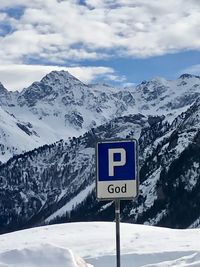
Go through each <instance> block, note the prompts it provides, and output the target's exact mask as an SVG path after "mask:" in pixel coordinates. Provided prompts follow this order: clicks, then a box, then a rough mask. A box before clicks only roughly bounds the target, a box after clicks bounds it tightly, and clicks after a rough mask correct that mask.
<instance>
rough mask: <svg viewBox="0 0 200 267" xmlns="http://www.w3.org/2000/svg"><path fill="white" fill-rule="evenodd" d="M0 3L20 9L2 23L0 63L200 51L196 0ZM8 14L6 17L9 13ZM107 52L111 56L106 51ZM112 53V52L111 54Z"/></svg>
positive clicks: (199, 15)
mask: <svg viewBox="0 0 200 267" xmlns="http://www.w3.org/2000/svg"><path fill="white" fill-rule="evenodd" d="M78 3H79V1H78V0H63V1H57V0H45V1H43V0H31V1H27V0H15V2H14V4H13V0H1V2H0V9H2V10H3V12H5V11H6V9H5V8H11V7H12V9H13V8H14V7H16V6H22V7H23V14H22V16H20V17H19V18H17V19H16V18H13V17H12V18H11V17H10V18H9V20H8V19H7V21H8V23H9V25H10V26H11V27H12V31H11V32H9V34H7V35H6V36H2V37H0V62H1V63H2V64H3V63H17V64H22V63H24V62H25V61H26V62H27V61H28V62H31V60H37V61H41V60H42V61H43V62H45V63H46V62H49V63H51V64H58V63H64V62H67V60H72V61H75V60H85V59H93V60H94V59H99V58H101V59H102V58H106V57H108V56H110V55H111V53H112V55H113V56H124V55H128V56H131V57H149V56H155V55H162V54H165V53H170V52H176V51H181V50H189V49H196V50H200V38H199V35H200V28H199V25H200V5H199V1H197V0H190V1H184V0H176V1H174V0H168V1H158V0H151V1H149V0H85V5H80V4H78ZM10 16H11V15H10ZM111 51H112V52H111ZM113 51H114V52H113Z"/></svg>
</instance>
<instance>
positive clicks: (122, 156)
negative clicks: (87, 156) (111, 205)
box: [96, 140, 138, 199]
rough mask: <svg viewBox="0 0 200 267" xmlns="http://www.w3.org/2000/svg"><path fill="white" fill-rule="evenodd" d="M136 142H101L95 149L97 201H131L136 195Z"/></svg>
mask: <svg viewBox="0 0 200 267" xmlns="http://www.w3.org/2000/svg"><path fill="white" fill-rule="evenodd" d="M137 150H138V149H137V141H136V140H121V141H102V142H99V143H97V147H96V167H97V168H96V175H97V180H96V189H97V198H98V199H131V198H134V197H136V196H137V194H138V160H137V158H138V156H137Z"/></svg>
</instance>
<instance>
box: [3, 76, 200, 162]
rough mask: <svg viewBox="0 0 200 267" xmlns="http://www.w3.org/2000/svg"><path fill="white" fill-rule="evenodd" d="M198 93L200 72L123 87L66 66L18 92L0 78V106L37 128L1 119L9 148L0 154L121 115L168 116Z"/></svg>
mask: <svg viewBox="0 0 200 267" xmlns="http://www.w3.org/2000/svg"><path fill="white" fill-rule="evenodd" d="M199 95H200V78H199V77H198V76H193V75H189V74H184V75H182V76H180V77H179V78H178V79H177V80H174V81H167V80H165V79H163V78H156V79H153V80H151V81H143V82H142V83H141V84H139V85H137V86H135V87H132V88H121V89H119V88H113V87H110V86H107V85H86V84H84V83H82V82H81V81H79V80H78V79H76V78H75V77H73V76H72V75H71V74H69V73H68V72H65V71H60V72H58V71H53V72H51V73H49V74H48V75H46V76H45V77H44V78H43V79H42V80H41V81H40V82H34V83H33V84H32V85H31V86H29V87H28V88H25V89H24V90H23V91H22V92H20V93H18V92H8V91H7V90H6V89H5V88H4V87H3V85H2V84H0V106H1V108H2V109H3V111H5V112H8V113H9V114H11V115H12V116H14V117H15V118H16V120H17V121H20V122H21V123H22V124H23V125H25V126H27V125H30V126H31V132H32V133H33V132H34V133H35V134H30V133H28V132H26V131H25V132H24V129H23V128H21V129H19V127H18V125H17V124H16V123H13V125H12V128H9V130H7V131H5V130H4V129H3V126H2V123H1V124H0V129H2V131H4V134H5V135H4V139H0V144H1V145H2V146H6V144H7V143H8V149H4V150H3V153H4V156H1V155H0V161H2V162H5V161H6V160H7V159H8V158H9V157H10V156H11V155H13V154H20V153H22V152H23V151H24V150H26V151H28V150H31V149H33V147H34V148H35V147H39V146H41V145H45V144H50V143H53V142H56V141H58V140H60V139H67V138H68V137H72V136H76V137H77V136H79V135H81V134H83V133H85V132H86V131H88V130H89V129H91V128H93V127H96V126H99V125H101V124H103V123H106V122H108V121H109V120H111V119H113V118H116V117H119V116H125V115H129V114H138V113H141V114H143V115H165V116H166V120H168V121H170V122H171V121H172V120H173V119H174V118H175V117H176V116H178V115H180V114H181V112H184V111H185V110H186V109H187V108H188V107H189V106H190V105H191V104H192V103H193V102H194V100H195V99H196V98H197V97H198V96H199ZM5 124H6V123H5ZM29 130H30V129H29ZM20 131H21V132H20ZM16 132H18V133H19V135H20V136H24V133H25V134H26V135H28V136H26V137H25V138H24V142H21V141H20V139H22V138H20V137H19V138H15V133H16ZM18 139H19V141H18ZM15 140H17V142H16V143H15Z"/></svg>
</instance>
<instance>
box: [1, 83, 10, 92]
mask: <svg viewBox="0 0 200 267" xmlns="http://www.w3.org/2000/svg"><path fill="white" fill-rule="evenodd" d="M7 92H8V90H7V89H6V88H5V87H4V86H3V84H2V83H1V82H0V94H5V93H7Z"/></svg>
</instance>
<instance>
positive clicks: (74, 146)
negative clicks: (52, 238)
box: [0, 72, 200, 232]
mask: <svg viewBox="0 0 200 267" xmlns="http://www.w3.org/2000/svg"><path fill="white" fill-rule="evenodd" d="M199 86H200V78H199V77H198V76H192V75H188V74H187V75H186V74H185V75H182V76H181V77H180V78H179V79H177V80H176V81H166V80H163V79H161V78H159V79H158V78H157V79H154V80H152V81H150V82H143V83H142V84H140V85H138V86H136V87H134V88H129V89H128V88H126V89H115V88H112V87H108V86H105V85H102V86H99V85H90V86H89V85H85V84H83V83H81V82H80V81H79V80H77V79H76V78H74V77H73V76H71V75H70V74H69V73H66V72H52V73H50V74H49V75H47V76H46V77H44V78H43V79H42V80H41V82H37V83H34V84H33V85H32V86H30V87H29V88H26V89H24V90H23V91H22V92H21V93H15V94H14V95H13V94H12V93H11V97H10V99H11V100H12V101H11V100H10V101H11V102H12V104H8V102H6V101H4V103H2V106H1V110H0V112H1V113H0V115H1V114H2V115H1V116H0V122H2V127H1V128H0V129H2V133H1V139H0V140H3V142H2V154H3V153H4V154H6V153H5V150H6V151H8V152H7V154H6V155H7V159H8V155H10V156H11V155H12V153H13V154H15V153H16V154H17V153H19V152H20V149H21V151H22V150H23V151H27V152H25V153H23V154H20V155H15V156H14V157H13V158H10V159H9V160H8V161H7V162H6V163H4V164H2V165H1V166H0V186H1V190H0V200H1V201H0V207H1V209H0V231H1V232H6V231H11V230H15V229H20V228H24V227H30V226H34V225H42V224H49V223H55V222H62V221H80V220H100V219H104V220H113V219H114V217H113V216H114V213H113V212H112V211H113V210H112V209H113V207H112V205H111V203H109V202H106V203H105V202H97V200H96V197H95V164H94V147H95V143H96V141H98V140H103V139H114V138H132V137H134V138H137V139H138V140H139V152H140V155H139V156H140V195H139V197H138V199H137V201H134V202H131V201H128V202H122V214H121V217H122V219H123V220H124V221H129V222H137V223H144V224H150V225H162V226H168V227H177V228H184V227H193V226H198V225H199V221H200V219H199V218H200V212H199V210H198V207H199V204H200V203H199V199H200V198H199V192H200V183H199V177H200V167H199V166H200V165H199V164H200V157H199V155H200V151H199V147H200V146H199V140H200V138H199V136H200V134H199V128H200V116H199V115H200V98H199V96H200V90H199ZM2 91H3V92H4V93H5V92H6V90H5V88H4V89H3V90H2ZM9 94H10V93H9ZM6 99H7V98H6ZM11 102H10V103H11ZM75 111H76V112H75ZM74 112H75V113H76V114H75V113H74ZM67 114H68V115H69V116H68V115H67ZM66 115H67V116H66ZM73 115H74V116H73ZM28 119H29V121H28ZM92 121H94V122H95V123H94V122H92ZM103 122H104V123H103ZM8 126H9V127H8ZM3 127H4V128H3ZM16 129H17V130H18V131H16ZM13 133H14V135H13ZM78 133H80V134H82V135H80V136H78V137H70V138H69V139H67V137H69V136H71V135H78ZM22 134H23V135H22ZM16 136H18V137H17V138H16ZM20 136H21V138H20ZM3 138H4V139H3ZM9 138H10V139H9ZM25 138H26V139H25ZM45 138H46V139H45ZM60 138H62V139H63V140H61V141H57V142H54V143H52V144H50V145H49V144H48V143H50V142H51V141H53V140H58V139H60ZM8 140H10V143H8ZM25 140H26V141H25ZM12 141H13V142H14V145H13V144H12ZM23 141H24V142H23ZM4 144H8V145H7V147H3V145H4ZM41 144H43V145H42V146H41V147H39V148H35V149H34V150H32V151H29V150H30V149H29V147H28V145H31V146H32V147H31V148H34V147H37V146H39V145H41ZM16 145H17V146H18V150H16ZM25 145H27V146H25ZM11 148H12V149H11ZM4 159H6V158H4ZM2 161H3V160H2ZM188 200H189V201H188Z"/></svg>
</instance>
